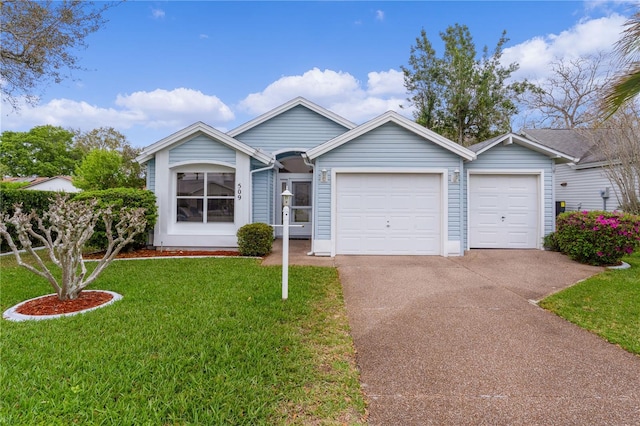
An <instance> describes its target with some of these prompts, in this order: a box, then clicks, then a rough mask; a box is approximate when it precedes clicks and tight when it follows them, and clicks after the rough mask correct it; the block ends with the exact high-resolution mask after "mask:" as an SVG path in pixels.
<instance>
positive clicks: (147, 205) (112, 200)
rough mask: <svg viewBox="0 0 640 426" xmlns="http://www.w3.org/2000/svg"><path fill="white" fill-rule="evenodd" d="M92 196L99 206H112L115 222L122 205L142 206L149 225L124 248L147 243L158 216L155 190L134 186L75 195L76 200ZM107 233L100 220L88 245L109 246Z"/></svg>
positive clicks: (103, 247) (100, 247)
mask: <svg viewBox="0 0 640 426" xmlns="http://www.w3.org/2000/svg"><path fill="white" fill-rule="evenodd" d="M91 198H96V199H98V208H106V207H108V206H112V209H113V212H114V213H115V214H114V223H115V222H117V221H118V220H120V219H119V215H118V212H119V211H120V209H121V208H122V207H130V208H136V207H142V208H144V209H145V219H146V220H147V227H146V229H145V231H144V232H142V233H141V234H139V235H138V236H137V237H136V238H135V241H134V242H133V243H132V244H131V245H130V246H128V247H125V249H124V250H127V249H132V248H136V247H142V246H144V245H146V243H147V238H148V234H149V232H150V231H152V230H153V227H154V225H155V223H156V219H157V217H158V208H157V206H156V196H155V195H154V193H153V192H151V191H147V190H143V189H133V188H113V189H105V190H101V191H84V192H79V193H77V194H76V195H75V197H74V200H77V201H81V200H88V199H91ZM107 243H108V240H107V235H106V232H105V229H104V223H103V222H101V221H98V223H97V224H96V229H95V233H94V234H93V237H91V239H90V240H89V242H88V245H89V246H91V247H95V248H97V249H102V250H104V249H106V248H107Z"/></svg>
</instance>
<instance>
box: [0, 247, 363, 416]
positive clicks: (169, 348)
mask: <svg viewBox="0 0 640 426" xmlns="http://www.w3.org/2000/svg"><path fill="white" fill-rule="evenodd" d="M1 266H2V268H1V275H0V279H1V281H0V282H1V287H0V289H1V292H0V309H1V310H2V311H4V310H6V309H7V308H9V307H11V306H13V305H15V304H16V303H19V302H21V301H24V300H26V299H29V298H32V297H36V296H39V295H43V294H49V293H51V292H52V290H51V288H50V287H49V286H48V284H47V283H46V282H45V281H44V280H43V279H41V278H39V277H36V276H35V275H33V274H32V273H30V272H29V271H27V270H25V269H23V268H18V267H16V266H15V263H14V262H13V261H11V260H7V258H3V259H2V265H1ZM280 270H281V268H280V267H262V266H260V265H259V262H258V261H257V260H255V259H237V258H222V259H212V258H208V259H163V260H139V261H118V262H114V263H113V264H112V265H111V266H110V267H109V268H108V269H107V270H106V271H105V272H104V274H103V275H102V276H101V277H100V278H99V279H98V281H97V282H96V283H94V285H92V286H91V288H92V289H102V290H111V291H115V292H118V293H120V294H122V295H123V296H124V298H123V300H121V301H118V302H116V303H114V304H113V305H111V306H108V307H105V308H102V309H98V310H96V311H93V312H88V313H86V314H82V315H77V316H74V317H66V318H59V319H55V320H47V321H27V322H22V323H15V322H10V321H6V320H2V322H1V324H0V327H1V329H0V333H1V339H0V350H1V352H0V383H2V386H0V424H7V425H9V424H10V425H40V424H42V425H70V424H82V425H124V424H127V425H134V424H135V425H196V424H200V425H214V424H215V425H219V424H246V425H259V424H361V423H362V418H363V416H364V413H365V402H364V398H363V396H362V393H361V391H360V387H359V382H358V373H357V370H356V367H355V362H354V348H353V342H352V340H351V338H350V336H349V329H348V322H347V319H346V314H345V310H344V304H343V299H342V290H341V287H340V283H339V281H338V276H337V272H336V270H335V269H333V268H317V267H291V268H290V279H289V300H287V301H286V302H283V301H282V299H281V281H280Z"/></svg>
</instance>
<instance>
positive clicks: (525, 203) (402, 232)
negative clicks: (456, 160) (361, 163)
mask: <svg viewBox="0 0 640 426" xmlns="http://www.w3.org/2000/svg"><path fill="white" fill-rule="evenodd" d="M539 179H540V176H539V175H526V174H512V175H504V174H496V175H491V174H487V175H484V174H471V176H470V177H469V186H468V193H469V195H468V213H469V214H468V218H469V223H468V225H469V233H468V236H469V247H470V248H472V249H473V248H514V249H524V248H538V247H539V246H540V241H539V240H540V237H541V234H540V226H541V224H540V196H539V191H540V189H539ZM336 194H337V195H336V224H335V225H336V234H335V235H336V253H337V254H364V255H442V254H443V246H444V243H443V239H444V236H443V233H444V232H445V231H444V229H445V228H444V224H443V214H444V211H443V205H442V204H443V203H442V175H441V174H437V173H433V174H429V173H339V174H338V175H337V176H336Z"/></svg>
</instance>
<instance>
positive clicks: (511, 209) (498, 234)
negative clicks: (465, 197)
mask: <svg viewBox="0 0 640 426" xmlns="http://www.w3.org/2000/svg"><path fill="white" fill-rule="evenodd" d="M538 179H539V177H538V175H473V174H472V175H471V176H470V177H469V247H470V248H517V249H523V248H538V246H539V242H538V239H539V231H538V226H539V225H538V224H539V214H540V208H539V198H540V197H539V196H538Z"/></svg>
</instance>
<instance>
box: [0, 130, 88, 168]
mask: <svg viewBox="0 0 640 426" xmlns="http://www.w3.org/2000/svg"><path fill="white" fill-rule="evenodd" d="M0 152H1V153H2V155H1V156H0V163H1V169H2V171H3V173H6V174H7V175H10V176H60V175H71V174H72V173H73V171H74V170H75V168H76V166H77V165H78V164H79V163H80V160H81V159H82V151H81V150H79V149H77V148H75V147H74V146H73V132H71V131H69V130H65V129H63V128H62V127H54V126H51V125H46V126H37V127H34V128H33V129H31V130H29V131H28V132H12V131H4V132H2V137H1V138H0Z"/></svg>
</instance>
